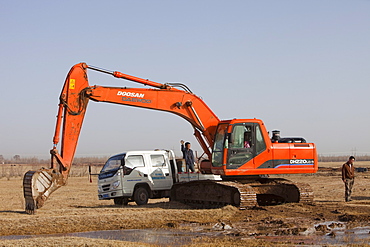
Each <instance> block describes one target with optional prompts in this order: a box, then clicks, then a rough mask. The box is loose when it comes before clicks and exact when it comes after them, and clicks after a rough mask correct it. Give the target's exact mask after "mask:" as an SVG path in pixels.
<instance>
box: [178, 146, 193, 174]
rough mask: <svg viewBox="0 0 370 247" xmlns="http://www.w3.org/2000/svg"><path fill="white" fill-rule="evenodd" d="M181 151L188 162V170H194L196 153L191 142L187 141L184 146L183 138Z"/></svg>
mask: <svg viewBox="0 0 370 247" xmlns="http://www.w3.org/2000/svg"><path fill="white" fill-rule="evenodd" d="M181 151H182V154H183V156H184V157H183V158H184V159H185V163H186V170H187V171H189V169H190V170H191V171H192V172H194V171H195V170H194V162H195V160H194V154H193V150H191V149H190V142H186V143H185V146H184V141H183V140H181Z"/></svg>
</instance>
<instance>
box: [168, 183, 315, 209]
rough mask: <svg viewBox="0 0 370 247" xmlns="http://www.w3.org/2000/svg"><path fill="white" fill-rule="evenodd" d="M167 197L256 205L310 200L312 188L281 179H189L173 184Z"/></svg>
mask: <svg viewBox="0 0 370 247" xmlns="http://www.w3.org/2000/svg"><path fill="white" fill-rule="evenodd" d="M171 200H173V201H179V202H182V203H185V204H188V205H191V206H193V207H196V208H214V207H220V206H224V205H233V206H236V207H239V208H240V209H246V208H251V207H254V206H257V205H261V206H266V205H276V204H282V203H292V202H302V203H312V202H313V191H312V189H311V187H310V186H309V185H308V184H304V183H295V182H292V181H289V180H285V179H266V178H264V179H261V180H243V181H237V182H234V181H192V182H187V183H179V184H175V185H174V186H173V187H172V190H171Z"/></svg>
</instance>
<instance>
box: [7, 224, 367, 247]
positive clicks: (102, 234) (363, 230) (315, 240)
mask: <svg viewBox="0 0 370 247" xmlns="http://www.w3.org/2000/svg"><path fill="white" fill-rule="evenodd" d="M194 230H195V229H193V231H192V232H188V231H179V230H168V229H126V230H107V231H92V232H76V233H68V234H44V235H11V236H0V240H14V239H26V238H40V237H42V238H45V237H68V236H73V237H84V238H98V239H108V240H121V241H129V242H141V243H151V244H158V245H161V246H181V245H187V244H190V243H191V242H192V239H194V238H196V237H203V236H207V237H221V236H220V235H218V234H216V232H218V233H219V232H220V231H211V232H209V231H208V232H207V231H206V232H204V231H203V229H198V230H199V231H194ZM241 238H242V239H243V237H241ZM255 238H257V239H263V240H265V241H268V242H271V243H289V244H297V245H302V244H306V245H327V244H328V245H346V244H349V243H351V244H364V243H369V242H370V226H366V227H356V228H352V229H347V228H346V225H345V223H343V222H333V221H330V222H324V223H319V224H316V225H314V226H313V227H312V228H310V229H308V230H306V231H305V232H300V233H299V234H297V235H281V236H277V235H269V236H255ZM248 239H250V238H248Z"/></svg>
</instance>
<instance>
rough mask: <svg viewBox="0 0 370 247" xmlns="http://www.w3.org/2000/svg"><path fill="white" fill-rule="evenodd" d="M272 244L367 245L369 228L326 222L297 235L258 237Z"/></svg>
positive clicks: (369, 233) (369, 236)
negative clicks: (350, 227) (347, 226)
mask: <svg viewBox="0 0 370 247" xmlns="http://www.w3.org/2000/svg"><path fill="white" fill-rule="evenodd" d="M256 238H259V239H263V240H266V241H269V242H273V243H279V242H282V243H287V242H288V241H287V239H289V243H291V244H297V245H302V244H306V245H320V246H321V245H327V244H328V245H340V246H341V245H347V244H368V243H369V242H370V227H369V226H366V227H355V228H352V229H347V228H346V225H345V223H344V222H337V221H327V222H323V223H319V224H315V225H314V227H312V228H310V229H307V231H305V232H301V233H299V234H298V235H284V236H276V235H271V236H258V237H256Z"/></svg>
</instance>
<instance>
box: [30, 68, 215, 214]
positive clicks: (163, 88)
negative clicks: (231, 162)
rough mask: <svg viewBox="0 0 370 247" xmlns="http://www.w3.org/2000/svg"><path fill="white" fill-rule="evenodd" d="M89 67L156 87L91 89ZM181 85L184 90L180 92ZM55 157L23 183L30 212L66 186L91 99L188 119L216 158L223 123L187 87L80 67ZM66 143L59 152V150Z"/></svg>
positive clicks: (67, 92)
mask: <svg viewBox="0 0 370 247" xmlns="http://www.w3.org/2000/svg"><path fill="white" fill-rule="evenodd" d="M87 69H92V70H95V71H99V72H103V73H107V74H111V75H113V76H114V77H117V78H122V79H126V80H130V81H134V82H137V83H140V84H143V85H146V86H150V87H151V88H127V87H104V86H97V85H95V86H90V85H89V83H88V77H87ZM176 87H180V88H181V89H178V88H176ZM59 100H60V102H59V108H58V115H57V122H56V127H55V134H54V138H53V148H52V150H51V151H50V153H51V167H50V168H48V169H46V168H42V169H40V170H38V171H28V172H27V173H26V174H25V176H24V179H23V190H24V197H25V208H26V212H27V213H29V214H33V213H34V212H35V210H36V209H38V208H41V207H42V206H43V204H44V202H45V201H46V199H47V198H48V197H49V196H50V194H51V193H53V192H54V191H55V190H57V189H58V188H60V187H61V186H64V185H65V184H66V182H67V179H68V175H69V172H70V169H71V166H72V162H73V158H74V155H75V151H76V147H77V143H78V138H79V135H80V131H81V128H82V123H83V120H84V116H85V113H86V109H87V105H88V102H89V100H93V101H97V102H107V103H113V104H121V105H127V106H134V107H141V108H147V109H153V110H160V111H166V112H170V113H173V114H176V115H178V116H180V117H182V118H184V119H185V120H186V121H188V122H189V123H190V124H191V125H192V126H193V128H194V135H195V136H196V138H197V140H198V142H199V143H200V145H201V147H202V149H203V151H204V152H205V153H206V154H207V155H208V157H211V151H210V148H211V147H212V146H213V140H214V135H215V132H216V128H217V125H218V123H219V122H220V120H219V119H218V117H217V116H216V115H215V114H214V113H213V112H212V110H211V109H210V108H209V107H208V106H207V105H206V104H205V103H204V101H203V100H202V99H201V98H199V97H198V96H196V95H195V94H193V93H192V92H191V91H190V90H189V89H188V88H187V87H186V86H185V85H183V84H178V83H176V84H161V83H157V82H153V81H150V80H146V79H142V78H138V77H134V76H130V75H126V74H123V73H121V72H117V71H114V72H113V71H108V70H105V69H101V68H97V67H94V66H89V65H87V64H85V63H79V64H76V65H75V66H73V67H72V68H71V70H70V71H69V73H68V75H67V78H66V80H65V83H64V86H63V89H62V92H61V95H60V98H59ZM60 141H61V147H60V153H59V152H58V149H57V146H58V144H59V142H60Z"/></svg>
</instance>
